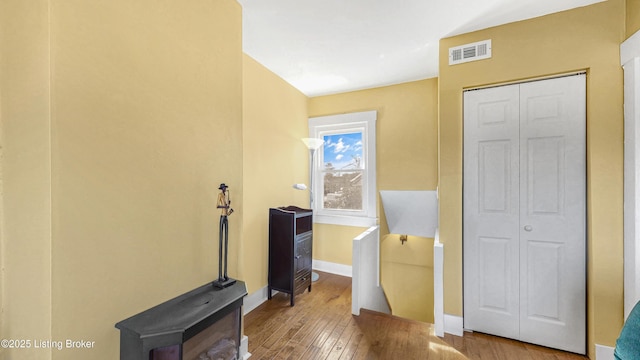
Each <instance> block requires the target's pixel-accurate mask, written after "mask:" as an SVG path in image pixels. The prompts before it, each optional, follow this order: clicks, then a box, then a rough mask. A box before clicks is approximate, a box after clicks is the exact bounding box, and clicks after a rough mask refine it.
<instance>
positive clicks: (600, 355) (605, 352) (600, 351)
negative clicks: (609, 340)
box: [595, 344, 614, 360]
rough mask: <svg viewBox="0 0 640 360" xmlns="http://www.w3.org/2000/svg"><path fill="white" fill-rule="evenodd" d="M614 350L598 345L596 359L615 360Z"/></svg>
mask: <svg viewBox="0 0 640 360" xmlns="http://www.w3.org/2000/svg"><path fill="white" fill-rule="evenodd" d="M613 350H614V348H612V347H611V346H605V345H598V344H596V359H595V360H614V356H613Z"/></svg>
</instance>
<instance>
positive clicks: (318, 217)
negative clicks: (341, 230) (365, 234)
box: [313, 214, 378, 228]
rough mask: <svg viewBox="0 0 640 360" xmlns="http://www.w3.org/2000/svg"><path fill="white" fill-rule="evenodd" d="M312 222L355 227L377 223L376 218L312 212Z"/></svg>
mask: <svg viewBox="0 0 640 360" xmlns="http://www.w3.org/2000/svg"><path fill="white" fill-rule="evenodd" d="M313 222H314V223H318V224H331V225H342V226H355V227H366V228H368V227H371V226H375V225H376V224H377V223H378V219H377V218H372V217H363V216H345V215H323V214H314V215H313Z"/></svg>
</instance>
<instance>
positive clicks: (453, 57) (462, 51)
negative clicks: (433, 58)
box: [449, 40, 491, 65]
mask: <svg viewBox="0 0 640 360" xmlns="http://www.w3.org/2000/svg"><path fill="white" fill-rule="evenodd" d="M490 57H491V40H484V41H478V42H475V43H471V44H465V45H460V46H456V47H452V48H449V65H455V64H461V63H465V62H469V61H476V60H482V59H488V58H490Z"/></svg>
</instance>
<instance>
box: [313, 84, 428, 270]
mask: <svg viewBox="0 0 640 360" xmlns="http://www.w3.org/2000/svg"><path fill="white" fill-rule="evenodd" d="M437 86H438V80H437V79H428V80H422V81H415V82H409V83H405V84H400V85H393V86H386V87H381V88H376V89H369V90H361V91H354V92H348V93H343V94H336V95H327V96H320V97H314V98H311V99H309V117H315V116H324V115H332V114H340V113H349V112H357V111H367V110H376V111H377V112H378V119H377V124H376V133H377V134H376V135H377V138H376V148H377V150H376V152H377V154H376V155H377V158H376V173H377V179H376V181H377V186H378V190H433V189H435V188H436V184H437V161H438V159H437V151H438V150H437V149H438V147H437V141H438V138H437V111H438V110H437V98H438V95H437ZM377 198H378V196H377ZM379 204H380V201H378V211H377V212H378V216H379V217H380V225H381V233H382V234H383V235H384V234H387V233H388V232H389V231H388V228H387V224H386V220H385V218H384V212H383V211H381V210H380V208H379V206H380V205H379ZM316 230H317V231H318V237H319V240H318V241H316V242H314V249H313V251H314V258H315V259H318V260H323V261H328V262H334V263H339V264H346V265H351V252H352V251H351V246H352V245H351V239H353V237H355V236H357V235H358V234H359V233H360V232H362V231H364V230H366V229H363V228H355V229H349V228H348V227H343V226H333V225H316ZM325 234H326V236H325ZM354 234H355V235H354ZM314 236H316V234H315V233H314Z"/></svg>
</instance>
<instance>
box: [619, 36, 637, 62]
mask: <svg viewBox="0 0 640 360" xmlns="http://www.w3.org/2000/svg"><path fill="white" fill-rule="evenodd" d="M636 57H640V31H638V32H636V33H635V34H633V35H631V36H630V37H629V38H628V39H627V40H625V41H624V42H623V43H622V44H621V45H620V65H624V64H626V63H628V62H629V61H630V60H631V59H633V58H636Z"/></svg>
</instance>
